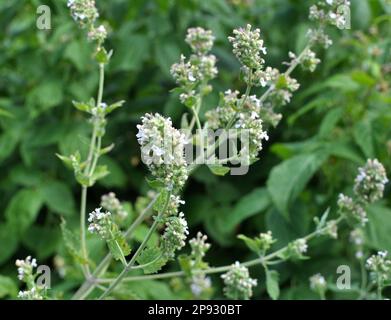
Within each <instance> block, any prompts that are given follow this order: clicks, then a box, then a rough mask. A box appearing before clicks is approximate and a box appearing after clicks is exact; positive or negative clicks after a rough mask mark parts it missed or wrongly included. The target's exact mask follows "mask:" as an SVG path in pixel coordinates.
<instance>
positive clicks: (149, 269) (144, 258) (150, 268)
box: [137, 247, 167, 274]
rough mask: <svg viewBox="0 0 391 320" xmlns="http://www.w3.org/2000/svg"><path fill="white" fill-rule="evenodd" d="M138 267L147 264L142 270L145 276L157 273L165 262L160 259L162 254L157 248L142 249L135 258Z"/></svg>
mask: <svg viewBox="0 0 391 320" xmlns="http://www.w3.org/2000/svg"><path fill="white" fill-rule="evenodd" d="M137 262H138V264H139V265H143V264H148V265H147V266H146V267H144V268H143V271H144V273H145V274H150V273H156V272H158V271H159V270H160V269H161V268H162V267H163V266H164V265H165V264H166V263H167V260H166V259H164V258H162V252H161V250H160V249H159V248H158V247H150V248H146V249H144V250H143V251H142V252H141V253H140V255H139V256H138V258H137Z"/></svg>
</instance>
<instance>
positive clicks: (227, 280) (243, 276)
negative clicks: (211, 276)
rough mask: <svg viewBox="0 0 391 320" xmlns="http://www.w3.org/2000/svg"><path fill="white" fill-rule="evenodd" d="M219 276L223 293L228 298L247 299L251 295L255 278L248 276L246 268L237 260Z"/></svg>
mask: <svg viewBox="0 0 391 320" xmlns="http://www.w3.org/2000/svg"><path fill="white" fill-rule="evenodd" d="M221 278H222V279H223V281H224V285H225V287H224V294H225V295H226V296H227V298H229V299H235V300H248V299H250V298H251V297H252V295H253V287H255V286H256V285H257V280H255V279H252V278H250V274H249V272H248V269H247V268H246V267H245V266H242V265H241V264H240V263H239V262H238V261H236V262H235V263H234V264H233V265H232V266H231V268H230V270H229V271H228V272H227V273H225V274H223V275H222V276H221Z"/></svg>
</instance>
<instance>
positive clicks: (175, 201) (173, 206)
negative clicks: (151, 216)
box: [166, 194, 185, 216]
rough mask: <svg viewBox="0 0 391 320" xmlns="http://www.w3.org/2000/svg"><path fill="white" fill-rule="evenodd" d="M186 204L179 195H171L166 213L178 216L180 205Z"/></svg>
mask: <svg viewBox="0 0 391 320" xmlns="http://www.w3.org/2000/svg"><path fill="white" fill-rule="evenodd" d="M183 204H185V201H184V200H182V199H181V198H180V197H179V196H176V195H173V194H172V195H171V196H170V200H169V201H168V205H167V210H166V215H167V216H176V215H177V214H178V210H179V206H180V205H183Z"/></svg>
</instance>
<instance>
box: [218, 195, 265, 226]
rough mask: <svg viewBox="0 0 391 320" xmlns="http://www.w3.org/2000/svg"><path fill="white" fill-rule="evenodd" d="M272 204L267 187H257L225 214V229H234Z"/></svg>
mask: <svg viewBox="0 0 391 320" xmlns="http://www.w3.org/2000/svg"><path fill="white" fill-rule="evenodd" d="M270 204H271V199H270V195H269V192H268V191H267V190H266V188H256V189H254V190H253V191H251V192H250V193H248V194H246V195H245V196H243V197H242V198H241V199H240V201H238V203H236V205H235V206H234V207H233V209H232V210H229V211H228V212H226V214H224V216H223V217H222V219H224V230H225V231H226V232H227V233H231V232H233V231H234V229H235V227H237V226H238V225H239V223H241V222H242V221H244V220H245V219H248V218H250V217H252V216H254V215H255V214H257V213H260V212H262V211H264V210H265V209H267V207H268V206H269V205H270Z"/></svg>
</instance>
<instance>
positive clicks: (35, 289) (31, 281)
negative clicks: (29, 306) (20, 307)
mask: <svg viewBox="0 0 391 320" xmlns="http://www.w3.org/2000/svg"><path fill="white" fill-rule="evenodd" d="M15 265H16V266H17V267H18V279H19V280H20V281H23V282H24V283H26V285H27V288H28V289H27V290H24V291H19V294H18V298H19V299H23V300H43V299H44V291H45V288H43V287H40V286H37V285H36V284H35V278H36V274H35V272H34V268H36V267H37V260H36V259H33V258H31V256H28V257H27V258H26V259H24V260H16V262H15Z"/></svg>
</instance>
